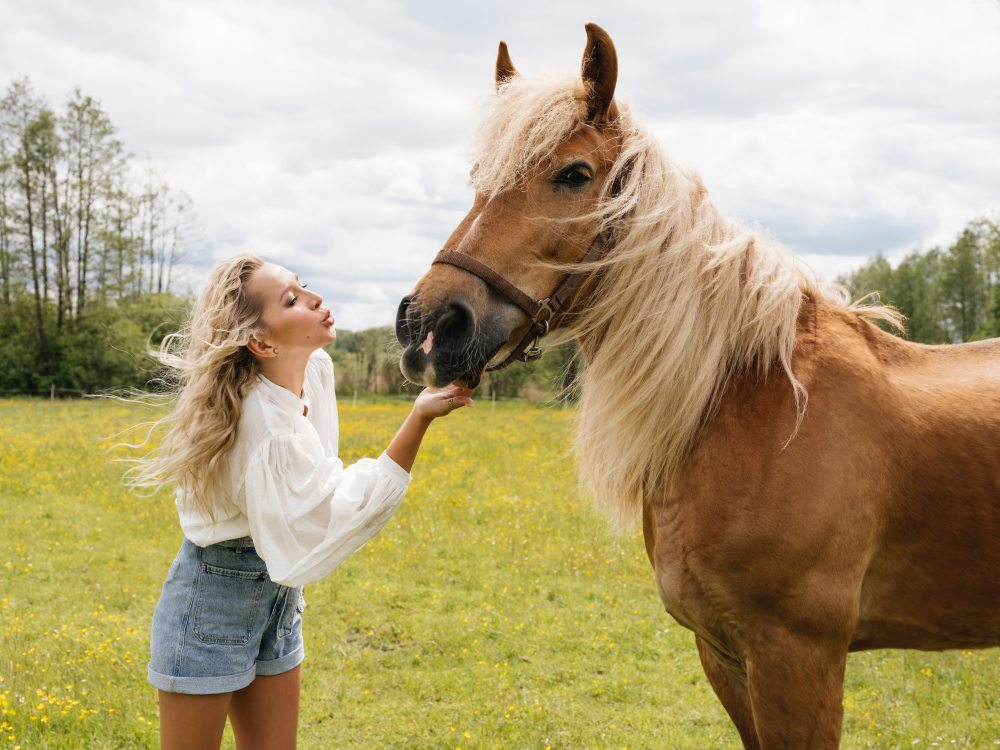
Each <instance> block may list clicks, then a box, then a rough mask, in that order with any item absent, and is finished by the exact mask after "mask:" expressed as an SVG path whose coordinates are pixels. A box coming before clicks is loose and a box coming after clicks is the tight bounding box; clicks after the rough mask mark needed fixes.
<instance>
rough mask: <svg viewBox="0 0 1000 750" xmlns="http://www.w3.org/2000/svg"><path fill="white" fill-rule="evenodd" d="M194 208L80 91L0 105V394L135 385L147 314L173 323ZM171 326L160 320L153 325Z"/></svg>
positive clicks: (21, 94) (27, 88)
mask: <svg viewBox="0 0 1000 750" xmlns="http://www.w3.org/2000/svg"><path fill="white" fill-rule="evenodd" d="M196 228H197V224H196V220H195V217H194V212H193V208H192V204H191V200H190V199H189V198H188V197H187V196H186V195H184V194H183V193H182V192H179V191H177V190H175V189H173V188H171V187H170V186H169V185H167V184H166V182H165V181H164V180H163V179H162V178H161V177H159V176H158V175H157V174H156V173H155V171H154V170H153V169H152V168H151V167H149V166H148V165H143V164H141V163H140V162H138V161H137V160H136V159H135V158H134V157H132V156H131V155H130V154H129V153H127V152H126V150H125V146H124V144H123V143H122V141H121V140H119V138H118V137H117V135H116V129H115V127H114V125H113V123H112V122H111V118H110V117H109V116H108V114H107V112H105V111H104V110H103V109H102V108H101V105H100V103H99V102H97V101H96V100H95V99H93V98H92V97H90V96H87V95H85V94H84V93H83V92H81V91H80V89H79V88H77V89H74V90H73V92H71V93H70V95H69V96H68V97H67V98H66V101H65V102H64V105H63V107H62V108H61V109H60V110H58V111H57V110H56V109H53V108H52V107H51V106H50V105H49V103H48V102H46V101H45V100H44V99H43V98H42V97H40V96H38V95H37V94H36V93H35V91H34V90H33V88H32V86H31V82H30V81H29V80H28V79H27V78H20V79H17V80H15V81H13V82H12V83H11V84H10V86H9V87H8V89H7V91H6V94H5V95H4V97H3V99H0V390H14V391H27V392H39V391H44V392H48V391H49V390H50V388H59V389H71V390H72V389H76V390H83V391H89V390H96V389H99V388H102V387H107V386H109V385H112V384H114V385H138V384H140V381H142V380H143V379H144V378H145V377H148V375H149V373H150V363H148V362H146V361H145V360H144V358H143V357H142V354H141V352H142V351H143V348H144V342H145V339H146V337H147V336H148V335H149V333H150V330H151V329H149V325H153V326H154V327H155V325H156V324H155V323H153V322H152V319H151V316H156V315H161V316H163V315H165V316H166V317H167V318H169V319H177V318H178V317H182V316H183V313H182V312H181V311H182V310H183V309H184V308H185V307H186V306H187V305H188V304H189V301H188V300H187V299H186V297H180V296H177V295H175V294H173V288H174V285H175V278H174V271H175V269H176V267H177V264H178V263H179V262H180V260H181V259H182V258H183V257H184V253H185V250H186V249H187V248H188V247H189V246H190V244H191V242H192V241H193V239H194V237H195V234H196ZM162 322H164V323H169V322H170V321H169V320H164V321H162Z"/></svg>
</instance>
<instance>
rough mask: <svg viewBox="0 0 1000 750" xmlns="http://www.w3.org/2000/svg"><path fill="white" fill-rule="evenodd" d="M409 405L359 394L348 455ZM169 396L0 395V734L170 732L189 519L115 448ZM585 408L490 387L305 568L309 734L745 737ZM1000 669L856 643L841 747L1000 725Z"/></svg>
mask: <svg viewBox="0 0 1000 750" xmlns="http://www.w3.org/2000/svg"><path fill="white" fill-rule="evenodd" d="M407 408H408V406H407V404H405V403H402V402H379V403H367V404H362V403H358V404H357V405H353V406H352V405H351V404H349V403H348V404H343V405H342V406H341V432H342V439H341V441H342V445H341V453H342V455H343V456H344V458H345V460H346V461H352V460H354V459H356V458H358V457H360V456H364V455H376V454H378V453H379V452H381V450H382V449H383V447H384V446H385V444H386V443H387V442H388V439H389V438H390V436H391V434H392V432H393V431H394V429H395V428H396V426H397V425H398V424H399V423H400V422H401V420H402V418H403V417H404V416H405V413H406V409H407ZM151 415H152V412H151V411H150V410H149V409H148V408H146V407H141V406H132V405H128V404H121V403H116V402H111V401H96V402H95V401H56V402H49V401H41V400H0V528H2V529H3V536H2V541H0V711H2V716H0V750H7V749H16V748H23V750H39V749H44V748H73V749H76V748H155V747H157V744H158V743H157V708H156V696H155V691H154V690H153V688H151V687H150V686H149V685H148V684H147V683H146V679H145V670H146V660H147V658H148V637H149V621H150V617H151V615H152V612H153V607H154V604H155V603H156V600H157V597H158V596H159V590H160V586H161V584H162V581H163V578H164V576H165V575H166V572H167V568H168V567H169V565H170V562H171V560H172V559H173V556H174V554H175V553H176V550H177V547H178V545H179V544H180V540H181V536H180V532H179V530H178V526H177V522H176V518H175V514H174V509H173V504H172V501H171V498H170V497H169V496H168V495H167V494H166V493H162V494H160V495H158V496H154V497H151V498H142V497H136V496H133V495H131V494H129V493H128V492H126V491H125V490H124V489H123V488H122V487H121V484H120V475H121V472H122V469H123V467H122V465H121V464H120V463H115V462H114V461H113V460H112V458H113V457H114V456H117V455H123V454H122V452H120V451H119V452H111V453H109V452H108V450H107V449H108V448H109V446H111V445H112V444H114V443H115V442H116V438H115V437H114V436H115V434H116V433H118V432H119V431H120V430H122V429H123V428H125V427H127V426H129V425H132V424H135V423H137V422H141V421H143V420H145V419H148V418H149V417H150V416H151ZM572 418H573V413H572V410H571V409H560V408H542V407H537V406H531V405H525V404H515V403H498V404H496V405H495V407H492V408H491V406H490V404H489V403H484V404H480V405H479V406H478V407H477V408H476V409H474V410H472V409H465V410H462V411H460V412H458V413H456V414H455V415H453V416H452V417H450V418H448V419H445V420H441V421H440V422H438V423H437V424H435V425H434V427H433V428H432V433H431V435H430V436H429V437H428V440H427V442H426V444H425V448H424V450H423V452H422V454H421V456H420V458H419V459H418V462H417V466H416V467H415V469H414V482H413V485H412V486H411V489H410V491H409V493H408V495H407V498H406V500H405V501H404V504H403V506H402V507H401V509H400V510H399V512H398V513H397V514H396V516H395V517H394V518H393V520H392V521H391V522H390V523H389V525H388V526H387V527H386V528H385V530H384V531H383V532H382V533H381V534H380V535H379V536H378V537H376V538H375V539H374V540H373V541H372V542H371V543H370V544H369V545H368V546H366V547H365V548H363V549H362V550H361V551H359V552H358V553H357V554H355V555H354V556H353V557H351V558H350V559H349V560H348V561H347V562H346V563H345V564H344V565H343V566H342V567H341V568H340V569H338V570H337V571H335V572H334V573H333V575H331V576H330V577H329V578H327V579H326V580H324V581H322V582H320V583H317V584H314V585H311V586H309V587H307V588H306V600H307V602H308V606H307V609H306V612H305V615H304V618H305V635H306V648H307V656H306V661H305V664H304V671H303V700H302V714H301V720H300V743H299V746H300V747H301V748H306V749H312V748H316V749H326V748H339V749H350V748H357V749H359V750H360V749H361V748H364V749H365V750H370V749H373V748H374V749H379V748H400V749H403V748H406V749H409V748H435V749H441V750H444V749H445V748H447V749H448V750H457V749H458V748H461V749H462V750H466V749H469V748H512V749H521V748H524V749H529V748H530V749H532V750H545V749H546V748H550V749H552V750H555V749H556V748H560V749H563V748H564V749H567V750H581V749H584V748H617V749H621V748H633V749H639V748H692V749H694V748H698V749H699V750H700V749H703V748H711V749H714V748H733V749H735V748H738V747H740V745H739V742H738V739H737V737H736V732H735V730H734V729H733V728H732V727H731V725H730V723H729V720H728V718H727V717H726V715H725V713H724V711H723V709H722V708H721V707H720V705H719V704H718V702H717V701H716V699H715V697H714V695H713V694H712V691H711V688H710V687H709V685H708V683H707V682H706V679H705V677H704V675H703V674H702V671H701V667H700V664H699V662H698V658H697V654H696V652H695V648H694V641H693V637H692V636H691V634H690V633H689V632H688V631H686V630H685V629H684V628H682V627H680V626H679V625H678V624H677V623H675V622H674V621H673V620H672V619H671V618H670V617H669V616H668V615H667V614H666V613H665V612H664V611H663V609H662V606H661V605H660V602H659V599H658V597H657V595H656V592H655V589H654V585H653V577H652V571H651V569H650V567H649V563H648V562H647V560H646V556H645V552H644V548H643V544H642V539H641V535H640V533H639V532H638V531H633V532H631V533H628V534H624V535H621V534H616V533H613V532H611V531H610V530H609V528H608V526H607V524H606V523H605V522H604V521H603V519H601V518H600V517H598V516H597V515H596V514H595V512H594V511H593V510H592V509H591V508H590V506H589V505H588V503H587V502H586V501H585V500H583V499H581V497H580V494H579V492H578V489H577V485H576V479H575V470H574V468H573V463H572V458H571V456H570V455H569V453H568V450H569V444H570V433H571V430H572ZM998 686H1000V649H991V650H985V651H965V652H962V651H957V652H950V653H942V654H930V653H920V652H903V651H883V652H874V653H869V654H859V655H854V656H852V657H851V658H850V661H849V664H848V674H847V682H846V692H845V699H844V704H845V722H844V739H843V747H845V748H935V747H937V748H989V747H1000V687H998ZM225 746H226V747H232V739H231V734H229V733H228V730H227V737H226V741H225Z"/></svg>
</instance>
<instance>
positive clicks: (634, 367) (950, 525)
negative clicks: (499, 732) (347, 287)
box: [396, 24, 1000, 750]
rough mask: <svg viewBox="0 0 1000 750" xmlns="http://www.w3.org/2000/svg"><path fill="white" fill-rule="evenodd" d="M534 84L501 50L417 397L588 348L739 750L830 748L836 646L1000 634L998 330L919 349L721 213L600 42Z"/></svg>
mask: <svg viewBox="0 0 1000 750" xmlns="http://www.w3.org/2000/svg"><path fill="white" fill-rule="evenodd" d="M586 31H587V43H586V47H585V51H584V55H583V63H582V70H581V74H580V75H579V76H576V75H574V76H573V77H572V78H570V79H567V80H533V79H529V78H526V77H523V76H522V75H521V74H520V73H518V71H517V69H516V68H515V67H514V65H513V62H512V61H511V58H510V54H509V51H508V49H507V46H506V44H505V43H504V42H501V43H500V47H499V52H498V55H497V60H496V68H495V73H496V85H497V96H496V97H495V98H494V99H493V100H492V103H490V104H488V105H487V112H486V116H485V117H484V119H483V122H482V124H481V126H480V128H479V130H478V132H477V135H476V139H475V147H474V163H473V167H472V171H471V179H472V185H473V187H474V189H475V198H474V202H473V205H472V208H471V210H470V211H469V213H468V214H467V215H466V216H465V218H464V219H463V220H462V221H461V223H460V224H459V225H458V226H457V228H456V229H455V230H454V232H453V233H452V234H451V236H450V237H449V238H448V240H447V242H446V243H445V245H444V248H443V250H442V251H441V252H440V253H439V254H438V255H437V257H436V258H435V259H434V262H433V263H432V264H431V267H430V268H429V270H428V271H427V272H426V274H425V275H424V276H423V277H422V278H421V279H420V280H419V281H418V282H417V284H416V286H415V288H414V290H413V292H412V293H411V294H409V295H407V296H406V297H404V298H403V300H402V302H401V303H400V306H399V311H398V313H397V320H396V334H397V338H398V339H399V342H400V344H401V345H402V346H403V352H402V355H401V359H400V367H401V370H402V372H403V374H404V376H405V377H406V378H407V379H409V380H410V381H412V382H414V383H418V384H424V385H435V386H441V385H444V384H447V383H451V382H458V383H462V384H464V385H466V386H468V387H470V388H475V387H476V386H477V385H478V383H479V382H480V379H481V377H482V373H483V372H484V371H485V370H487V369H491V368H495V367H498V366H501V365H505V364H509V363H510V362H514V361H516V360H528V359H531V358H533V357H535V356H537V355H538V351H539V339H540V338H541V337H543V336H545V335H546V334H548V333H549V332H550V331H551V332H552V335H553V336H554V337H557V338H558V337H562V338H564V339H568V338H575V339H576V341H577V342H578V344H579V348H580V351H581V353H582V356H583V358H584V361H585V367H584V368H583V373H582V375H581V376H580V380H581V382H580V386H579V387H580V392H579V403H578V408H577V416H576V437H575V449H576V451H577V453H578V456H579V463H580V473H581V478H582V479H583V480H584V483H585V485H586V486H587V487H589V490H590V491H591V493H592V494H593V496H594V499H595V501H596V502H597V503H598V505H599V506H600V507H602V508H604V509H605V510H606V511H607V512H608V513H609V515H610V516H611V517H612V518H614V519H615V520H616V521H617V522H619V523H621V524H624V525H626V526H627V525H628V524H630V523H638V522H639V520H640V519H641V523H642V530H643V537H644V541H645V547H646V552H647V554H648V557H649V561H650V563H651V564H652V566H653V569H654V571H655V581H656V586H657V589H658V592H659V595H660V597H661V599H662V602H663V605H664V607H665V609H666V611H667V612H668V613H669V614H670V615H672V616H673V617H674V618H675V619H676V620H677V621H678V622H679V623H681V624H682V625H684V626H685V627H687V628H689V629H690V630H691V631H693V632H694V636H695V643H696V647H697V651H698V655H699V657H700V659H701V663H702V666H703V668H704V670H705V674H706V675H707V677H708V680H709V682H710V683H711V685H712V688H713V689H714V691H715V693H716V695H717V697H718V699H719V701H720V702H721V703H722V705H723V707H724V708H725V710H726V711H727V713H728V714H729V716H730V718H731V719H732V722H733V724H734V725H735V727H736V730H737V731H738V732H739V736H740V738H741V740H742V742H743V746H744V747H745V748H765V749H766V750H772V749H774V748H814V749H820V748H835V747H837V746H838V745H839V742H840V734H841V727H842V721H843V681H844V670H845V664H846V659H847V654H848V653H849V652H851V651H858V650H862V649H874V648H915V649H925V650H938V649H950V648H962V649H972V648H981V647H988V646H991V645H995V644H997V643H998V642H1000V575H998V573H1000V340H996V339H995V340H989V341H982V342H978V343H969V344H954V345H941V346H928V345H921V344H915V343H911V342H908V341H906V340H904V339H902V338H900V337H898V336H896V335H893V334H892V333H890V332H887V331H885V330H882V328H880V327H879V326H878V325H876V324H875V322H873V321H877V320H879V319H881V320H882V321H884V322H885V323H886V324H896V325H898V324H899V323H900V315H899V314H898V313H897V312H896V311H895V310H893V309H892V308H889V307H886V306H880V305H879V304H878V303H877V301H874V300H867V301H866V300H862V301H861V302H859V303H851V302H850V300H849V299H848V298H847V297H846V293H845V292H844V291H843V290H842V289H840V290H838V289H837V288H834V287H831V288H827V287H826V286H824V285H821V284H819V283H818V282H817V281H816V280H815V279H814V278H813V277H812V276H811V275H810V274H809V273H808V272H807V271H806V270H804V269H803V268H801V267H800V266H799V265H798V264H797V263H796V261H795V260H794V258H793V257H792V256H791V254H790V253H789V252H788V251H787V250H786V249H784V248H783V247H782V246H781V245H780V244H779V243H778V242H777V241H776V240H775V239H773V238H771V237H769V236H768V235H766V234H765V233H763V232H761V231H758V230H755V229H748V228H745V227H743V226H741V225H739V224H738V223H735V222H733V221H730V220H728V219H726V218H725V217H724V216H722V215H721V213H720V212H719V211H718V210H717V209H716V208H715V206H714V205H713V203H712V202H711V200H710V199H709V196H708V192H707V190H706V189H705V187H704V185H703V184H702V182H701V179H700V178H699V176H698V175H697V174H696V173H695V172H694V171H692V170H689V169H686V168H683V167H681V166H678V165H677V164H675V163H674V162H673V161H672V160H671V159H670V158H669V157H668V156H667V155H666V154H665V152H664V151H663V150H662V149H661V148H660V147H659V145H658V144H657V142H656V141H655V139H654V138H652V137H651V136H650V134H649V133H648V131H647V130H646V129H645V128H644V127H643V126H642V124H641V123H640V122H639V120H638V119H637V117H636V116H635V115H633V113H632V111H631V110H630V108H629V107H628V106H627V105H626V104H624V103H622V102H620V101H618V100H617V99H615V97H614V93H615V87H616V83H617V70H618V57H617V53H616V51H615V47H614V43H613V42H612V40H611V38H610V36H609V35H608V34H607V32H605V31H604V30H603V29H601V28H600V27H598V26H596V25H594V24H588V25H587V26H586Z"/></svg>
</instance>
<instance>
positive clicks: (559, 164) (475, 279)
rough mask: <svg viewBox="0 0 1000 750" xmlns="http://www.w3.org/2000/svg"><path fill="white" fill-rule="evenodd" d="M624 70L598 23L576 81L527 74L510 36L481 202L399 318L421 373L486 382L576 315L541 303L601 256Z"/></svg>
mask: <svg viewBox="0 0 1000 750" xmlns="http://www.w3.org/2000/svg"><path fill="white" fill-rule="evenodd" d="M617 74H618V61H617V57H616V55H615V48H614V45H613V43H612V41H611V38H610V37H609V36H608V34H607V33H606V32H605V31H604V30H603V29H601V28H600V27H598V26H596V25H594V24H588V25H587V45H586V49H585V51H584V55H583V67H582V77H581V79H580V80H578V81H576V82H575V83H574V84H570V85H552V84H551V83H548V84H546V83H541V84H539V83H535V82H526V81H524V80H522V79H521V77H520V76H519V75H518V73H517V71H516V70H515V68H514V65H513V63H512V62H511V59H510V56H509V55H508V52H507V46H506V44H504V43H503V42H501V43H500V50H499V54H498V56H497V62H496V83H497V94H498V95H497V99H496V102H495V104H494V106H493V108H492V111H491V112H490V114H489V116H488V117H487V118H486V120H485V122H484V123H483V125H482V127H481V130H480V136H479V142H478V144H477V154H476V160H475V164H474V165H473V167H472V183H473V186H474V187H475V190H476V195H475V200H474V202H473V205H472V209H471V210H470V211H469V213H468V214H467V215H466V217H465V218H464V219H463V220H462V222H461V223H460V224H459V225H458V227H457V228H456V229H455V231H454V232H453V233H452V235H451V236H450V237H449V238H448V240H447V242H446V243H445V246H444V252H445V253H451V255H439V257H438V262H435V263H434V264H433V265H432V266H431V268H430V270H428V271H427V273H426V274H425V275H424V276H423V278H422V279H420V281H419V282H418V283H417V285H416V287H415V288H414V290H413V293H412V294H410V295H408V296H406V297H405V298H404V299H403V301H402V303H401V304H400V306H399V312H398V314H397V317H396V336H397V338H398V339H399V342H400V343H401V344H402V345H403V346H404V347H405V350H404V352H403V355H402V358H401V362H400V368H401V369H402V371H403V374H404V375H405V376H406V377H407V378H408V379H409V380H411V381H413V382H415V383H422V384H424V385H436V386H441V385H445V384H447V383H450V382H453V381H458V382H461V383H463V384H465V385H468V386H470V387H475V386H476V385H478V383H479V380H480V378H481V376H482V373H483V371H484V369H485V368H486V367H487V366H489V365H491V364H496V363H497V362H501V361H503V360H505V359H506V358H507V357H508V355H509V354H510V353H511V352H512V351H514V350H515V349H517V348H518V347H519V344H522V343H523V344H526V343H527V342H528V341H530V340H531V338H532V336H533V335H534V334H536V333H541V332H543V331H544V330H547V329H548V326H549V325H550V324H551V325H552V326H553V327H555V326H558V325H559V324H560V322H562V321H564V320H565V319H566V317H565V315H564V313H565V310H566V309H567V307H564V308H563V311H562V312H560V313H558V314H557V315H555V316H554V318H553V319H552V320H551V321H549V320H548V318H549V313H548V312H547V311H546V310H545V309H544V307H542V308H539V307H538V306H537V305H536V304H535V301H540V300H545V299H547V298H548V297H550V295H552V293H553V290H554V289H556V288H557V287H559V286H560V282H561V281H562V280H563V279H564V278H566V274H567V267H568V266H572V264H574V263H577V262H579V261H580V260H581V259H584V258H585V257H589V256H587V253H588V250H589V249H590V248H591V247H592V245H593V244H594V242H595V238H596V236H597V234H598V232H600V231H601V229H602V219H601V218H600V216H599V214H598V211H597V209H598V206H599V204H600V202H601V200H602V198H603V197H604V196H606V195H607V194H608V192H609V190H610V189H611V183H612V182H614V180H615V179H616V174H615V172H614V165H615V164H616V158H617V156H618V152H619V149H620V138H619V135H620V134H619V130H618V124H617V120H618V109H617V106H616V104H615V102H614V91H615V82H616V80H617ZM460 256H462V257H460ZM449 259H450V260H449ZM484 268H485V270H484ZM491 273H492V274H493V275H492V276H491ZM498 278H499V279H500V280H499V281H498V280H497V279H498ZM504 281H505V282H507V283H508V284H509V285H510V288H507V290H506V291H505V287H504V283H503V282H504ZM511 289H513V291H511ZM567 290H569V291H567ZM518 291H520V292H523V295H526V296H523V295H522V296H520V297H518V294H517V292H518ZM575 292H576V287H575V286H574V287H565V288H563V293H562V295H561V296H565V297H566V298H567V299H565V300H560V301H565V302H566V303H567V306H570V305H572V297H573V296H578V295H576V294H575ZM536 313H537V314H536ZM533 317H534V318H535V320H534V321H533V320H532V318H533Z"/></svg>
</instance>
